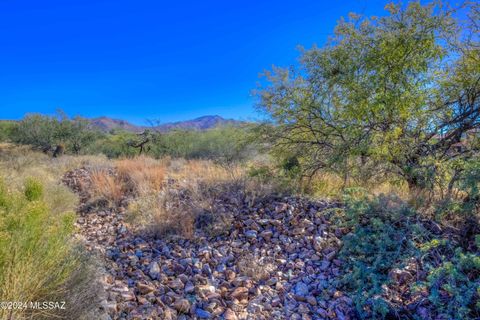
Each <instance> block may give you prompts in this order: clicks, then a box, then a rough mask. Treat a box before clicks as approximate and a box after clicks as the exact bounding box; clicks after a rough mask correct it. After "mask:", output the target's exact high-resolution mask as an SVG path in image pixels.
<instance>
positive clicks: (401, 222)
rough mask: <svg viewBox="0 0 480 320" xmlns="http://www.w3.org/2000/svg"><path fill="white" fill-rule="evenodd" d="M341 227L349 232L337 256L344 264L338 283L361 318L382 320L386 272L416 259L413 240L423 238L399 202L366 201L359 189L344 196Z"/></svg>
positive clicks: (390, 199) (388, 199) (385, 309)
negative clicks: (352, 302) (349, 295)
mask: <svg viewBox="0 0 480 320" xmlns="http://www.w3.org/2000/svg"><path fill="white" fill-rule="evenodd" d="M345 200H346V209H345V212H344V215H345V216H344V222H343V223H344V226H345V227H347V228H350V229H351V230H352V231H351V232H350V233H349V234H348V235H346V236H345V237H344V238H343V247H342V249H341V251H340V257H341V258H342V259H343V260H344V261H345V270H344V271H345V273H344V275H343V277H342V279H341V283H342V284H343V285H344V286H345V287H346V288H347V290H348V291H349V293H350V294H351V296H352V299H353V301H354V302H355V306H356V309H357V312H358V314H359V316H360V317H361V318H372V317H373V318H378V317H380V318H381V317H384V316H385V315H386V314H387V312H388V311H389V310H390V305H389V302H388V301H387V300H386V299H385V298H384V297H383V293H384V290H383V287H384V286H385V285H388V284H389V283H390V282H391V278H390V277H389V273H390V271H391V270H392V269H394V268H402V267H404V266H405V264H406V262H407V261H408V259H410V258H412V257H417V256H419V253H420V251H419V250H418V249H417V245H416V242H415V241H418V240H419V239H421V238H423V237H424V232H425V230H423V228H422V226H421V225H419V224H418V223H417V222H416V221H415V219H414V212H413V211H412V210H411V209H409V208H408V207H407V206H406V205H405V204H404V203H403V202H402V201H401V200H400V199H398V198H395V197H383V196H382V197H379V198H375V199H373V200H368V199H367V198H366V196H365V195H364V193H363V192H362V190H359V189H355V190H348V192H347V194H346V198H345Z"/></svg>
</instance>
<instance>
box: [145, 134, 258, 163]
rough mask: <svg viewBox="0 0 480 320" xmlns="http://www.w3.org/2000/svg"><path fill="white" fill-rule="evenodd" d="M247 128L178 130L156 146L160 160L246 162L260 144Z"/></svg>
mask: <svg viewBox="0 0 480 320" xmlns="http://www.w3.org/2000/svg"><path fill="white" fill-rule="evenodd" d="M249 138H250V134H249V130H248V128H246V127H219V128H214V129H210V130H205V131H194V130H175V131H172V132H168V133H165V134H162V135H161V137H160V139H159V142H158V143H157V145H156V146H154V147H153V151H152V152H153V155H155V156H156V157H163V156H171V157H173V158H185V159H209V160H214V161H216V162H217V163H219V164H222V165H230V164H233V163H236V162H240V161H243V160H245V159H247V158H249V157H250V156H251V155H252V154H253V153H255V150H256V145H255V143H254V142H253V141H251V140H250V139H249Z"/></svg>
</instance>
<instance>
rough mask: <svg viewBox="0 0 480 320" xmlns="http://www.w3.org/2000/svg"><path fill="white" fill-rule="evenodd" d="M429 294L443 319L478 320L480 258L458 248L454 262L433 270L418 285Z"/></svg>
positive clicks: (479, 312) (444, 263)
mask: <svg viewBox="0 0 480 320" xmlns="http://www.w3.org/2000/svg"><path fill="white" fill-rule="evenodd" d="M416 287H417V288H418V289H419V290H421V289H423V288H425V289H427V291H428V292H429V295H428V299H429V301H430V302H431V303H432V305H433V306H434V308H435V310H436V311H437V312H438V314H439V316H440V317H441V318H445V319H478V316H479V315H480V299H479V297H480V256H479V255H478V254H475V253H468V252H464V251H463V250H462V249H461V248H456V249H455V253H454V255H453V257H452V258H451V259H449V260H448V261H445V262H443V263H441V264H440V265H439V266H438V267H433V268H431V270H430V271H429V273H428V276H427V279H426V281H424V282H421V283H419V284H418V285H417V286H416Z"/></svg>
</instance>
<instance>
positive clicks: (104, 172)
mask: <svg viewBox="0 0 480 320" xmlns="http://www.w3.org/2000/svg"><path fill="white" fill-rule="evenodd" d="M90 177H91V181H92V192H93V194H94V195H95V196H96V197H101V198H104V199H106V200H108V201H110V202H111V203H113V204H119V203H120V201H121V200H122V198H123V195H124V185H123V183H122V182H121V181H119V179H118V177H117V176H115V175H114V173H113V172H111V171H110V170H108V169H105V168H94V169H92V171H91V175H90Z"/></svg>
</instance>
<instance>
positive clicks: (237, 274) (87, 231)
mask: <svg viewBox="0 0 480 320" xmlns="http://www.w3.org/2000/svg"><path fill="white" fill-rule="evenodd" d="M112 174H114V173H112ZM64 183H65V184H67V185H68V186H70V187H71V188H72V189H73V190H75V191H76V192H77V193H79V195H80V197H81V205H80V207H79V210H78V219H77V225H78V227H79V233H80V235H79V236H80V237H82V239H83V240H84V242H85V244H86V246H87V248H89V250H94V251H96V252H98V253H99V254H100V256H101V257H102V259H103V260H104V264H105V272H106V273H105V276H104V280H103V286H104V288H105V291H106V299H105V301H104V308H105V309H106V310H107V312H108V314H109V317H110V318H112V319H166V320H168V319H228V320H233V319H352V318H353V317H352V315H351V303H352V301H351V300H350V299H349V298H348V297H347V296H345V295H344V294H343V293H342V292H341V291H339V290H337V289H335V285H334V284H335V280H336V276H337V275H338V274H339V273H340V269H339V267H340V266H341V261H340V260H338V259H337V258H336V253H337V250H338V247H339V244H340V240H339V238H340V237H341V236H342V230H340V229H335V228H334V227H333V226H332V225H331V224H330V223H329V221H328V218H327V217H328V215H327V214H326V212H327V211H328V209H331V208H334V207H335V206H336V205H335V204H332V203H327V202H312V201H308V200H305V199H301V198H294V197H288V198H270V199H264V200H260V201H257V203H256V204H255V205H253V206H251V205H248V204H247V203H228V200H226V201H225V206H224V208H225V210H227V211H229V212H231V214H232V216H233V219H232V223H231V224H230V225H228V226H227V227H226V228H225V230H224V233H223V234H222V235H219V236H216V237H209V238H208V237H205V236H199V237H195V239H193V240H185V239H181V238H169V239H162V240H159V239H154V238H152V237H150V236H147V235H145V234H142V232H141V231H140V230H134V229H133V228H131V227H129V225H128V224H127V223H126V222H125V220H124V214H125V211H126V206H127V203H128V198H127V199H124V200H123V201H121V203H119V204H118V206H115V207H114V208H111V207H109V206H106V205H105V204H104V203H102V200H101V199H100V200H98V199H97V200H94V199H92V198H91V197H90V193H89V190H90V173H89V171H88V169H85V168H83V169H78V170H75V171H72V172H69V173H67V174H66V175H65V177H64ZM232 208H235V210H232ZM178 223H182V221H179V222H178Z"/></svg>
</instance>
